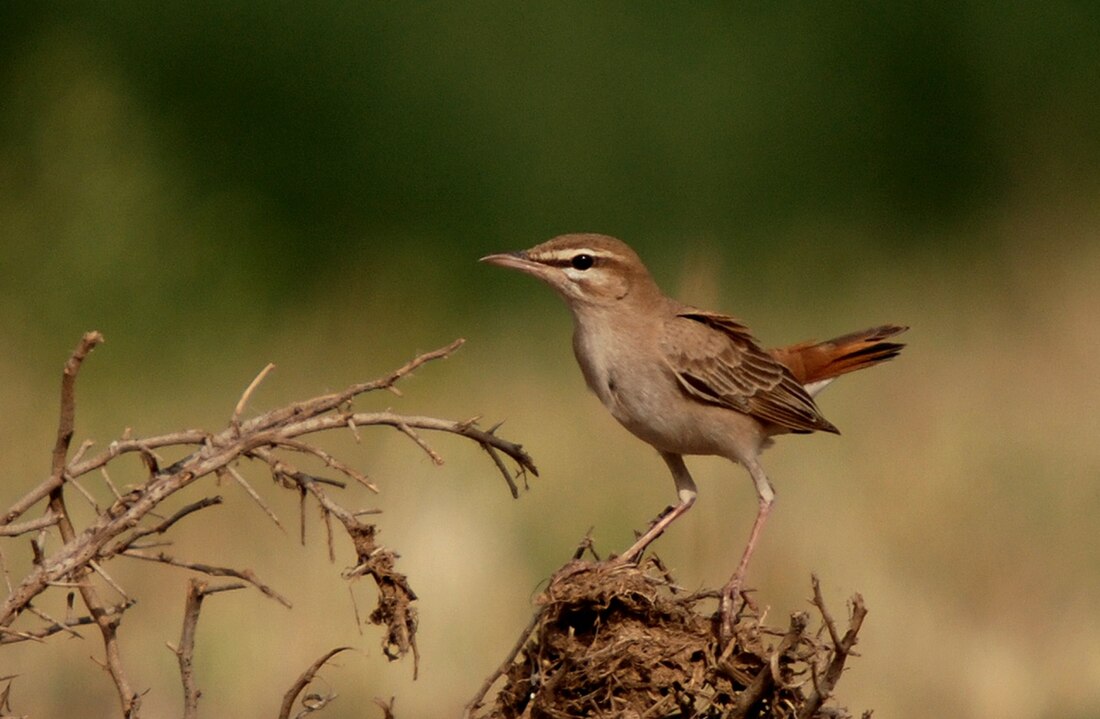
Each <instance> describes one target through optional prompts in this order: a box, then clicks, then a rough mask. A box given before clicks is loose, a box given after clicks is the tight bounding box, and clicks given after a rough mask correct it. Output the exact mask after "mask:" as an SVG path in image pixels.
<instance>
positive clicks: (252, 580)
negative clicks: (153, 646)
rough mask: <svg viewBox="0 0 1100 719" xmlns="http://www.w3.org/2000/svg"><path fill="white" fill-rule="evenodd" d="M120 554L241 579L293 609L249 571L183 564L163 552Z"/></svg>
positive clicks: (281, 596)
mask: <svg viewBox="0 0 1100 719" xmlns="http://www.w3.org/2000/svg"><path fill="white" fill-rule="evenodd" d="M120 554H121V555H122V556H124V557H133V558H134V559H144V560H145V561H147V562H160V563H161V564H169V565H171V566H173V567H182V568H184V569H191V570H193V571H196V572H202V573H203V574H209V575H210V576H211V577H236V578H237V579H242V580H244V581H246V582H248V583H249V584H251V585H252V586H254V587H256V589H259V590H260V591H261V592H263V593H264V594H265V595H266V596H268V597H271V598H272V599H274V600H275V601H277V602H278V603H279V604H282V605H283V606H284V607H286V608H287V609H291V608H292V607H293V605H292V604H291V603H290V600H289V599H287V598H286V597H284V596H283V595H282V594H279V593H278V592H276V591H275V590H274V589H272V588H271V587H269V586H268V585H266V584H264V583H263V582H262V581H260V578H259V577H257V576H256V573H255V572H253V571H252V570H251V569H233V568H232V567H217V566H214V565H212V564H203V563H201V562H185V561H183V560H181V559H176V558H175V557H170V556H168V555H167V554H165V553H164V552H160V553H158V554H146V553H145V552H143V551H141V550H140V549H127V550H125V551H122V552H120Z"/></svg>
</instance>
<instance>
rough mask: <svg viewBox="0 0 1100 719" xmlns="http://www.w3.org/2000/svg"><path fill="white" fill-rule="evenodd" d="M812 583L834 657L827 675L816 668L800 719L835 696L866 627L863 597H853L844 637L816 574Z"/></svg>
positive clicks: (807, 717) (805, 717) (865, 610)
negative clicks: (827, 607)
mask: <svg viewBox="0 0 1100 719" xmlns="http://www.w3.org/2000/svg"><path fill="white" fill-rule="evenodd" d="M812 581H813V588H814V598H813V604H814V606H816V607H817V609H818V611H819V612H821V618H822V620H824V622H825V626H826V627H827V628H828V630H829V637H830V638H831V639H832V642H833V658H832V660H831V661H830V662H829V665H828V667H826V669H825V674H824V676H822V677H820V678H818V677H817V672H816V669H815V671H814V679H815V681H814V688H813V690H812V691H811V692H810V694H809V696H808V697H807V698H806V703H805V705H804V706H803V707H802V711H801V712H799V714H798V716H799V719H810V718H811V717H813V715H814V713H815V712H816V711H817V710H818V708H820V707H821V705H822V703H824V702H825V700H826V699H828V698H829V696H830V695H831V694H832V692H833V687H835V686H836V683H837V682H838V681H840V675H841V674H842V673H843V672H844V662H846V661H847V660H848V656H849V655H850V654H851V653H852V647H854V646H855V644H856V640H857V635H858V634H859V630H860V627H862V626H863V618H864V617H866V616H867V607H866V606H864V604H863V597H862V596H860V595H859V594H855V595H854V596H853V597H852V615H851V617H849V619H848V631H846V632H845V633H844V636H843V637H841V636H840V635H839V633H838V631H837V628H836V623H835V622H834V621H833V617H832V615H830V614H829V610H828V609H826V607H825V599H824V598H823V597H822V596H821V582H819V581H818V578H817V575H813V577H812Z"/></svg>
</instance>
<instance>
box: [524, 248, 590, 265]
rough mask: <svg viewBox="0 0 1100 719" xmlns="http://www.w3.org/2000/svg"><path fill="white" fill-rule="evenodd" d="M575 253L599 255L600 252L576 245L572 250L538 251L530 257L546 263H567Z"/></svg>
mask: <svg viewBox="0 0 1100 719" xmlns="http://www.w3.org/2000/svg"><path fill="white" fill-rule="evenodd" d="M577 255H589V256H591V257H600V253H598V252H596V251H595V250H590V249H588V248H586V247H578V248H576V249H572V250H554V251H553V252H547V253H539V254H538V255H532V256H531V259H532V260H535V261H536V262H542V263H544V264H547V265H569V264H571V263H572V261H573V258H574V257H576V256H577Z"/></svg>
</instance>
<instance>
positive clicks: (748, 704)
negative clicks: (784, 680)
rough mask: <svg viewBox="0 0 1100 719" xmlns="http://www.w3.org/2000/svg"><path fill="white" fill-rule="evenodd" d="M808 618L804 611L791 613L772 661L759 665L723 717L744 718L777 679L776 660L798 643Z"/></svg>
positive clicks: (729, 718) (726, 718)
mask: <svg viewBox="0 0 1100 719" xmlns="http://www.w3.org/2000/svg"><path fill="white" fill-rule="evenodd" d="M808 620H809V617H807V616H806V613H805V612H795V613H794V614H792V615H791V624H790V629H788V630H787V634H786V635H785V636H784V637H783V640H782V641H781V642H780V643H779V646H778V647H776V648H775V651H774V652H772V661H770V662H768V664H767V666H764V667H761V669H760V670H759V671H758V672H757V673H756V676H755V677H753V679H752V681H751V682H750V683H749V685H748V686H747V687H745V688H744V689H743V690H742V691H741V693H740V694H738V695H737V701H736V702H735V703H734V705H733V707H731V708H730V710H729V712H727V713H726V714H725V715H724V719H744V717H747V716H748V715H749V711H750V710H751V709H752V707H753V705H755V704H756V703H757V702H758V701H760V698H761V697H762V696H764V694H765V692H767V691H768V689H770V688H771V687H772V685H773V684H774V683H776V682H777V681H779V676H778V672H777V671H776V664H777V661H778V659H779V658H780V657H782V656H783V655H784V654H786V653H787V652H788V651H789V650H790V649H791V647H794V646H796V645H797V644H798V642H799V640H800V639H801V638H802V634H803V633H804V632H805V631H806V623H807V621H808Z"/></svg>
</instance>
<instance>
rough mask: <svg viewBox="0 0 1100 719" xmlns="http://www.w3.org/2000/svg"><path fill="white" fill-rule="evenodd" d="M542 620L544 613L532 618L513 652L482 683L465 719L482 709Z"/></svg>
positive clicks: (520, 635) (513, 647) (468, 707)
mask: <svg viewBox="0 0 1100 719" xmlns="http://www.w3.org/2000/svg"><path fill="white" fill-rule="evenodd" d="M540 619H542V611H541V610H540V611H537V612H535V613H534V614H533V615H532V616H531V621H529V622H527V626H526V627H524V629H523V631H522V632H520V633H519V639H517V640H516V643H515V644H514V645H513V646H512V650H511V651H510V652H508V654H507V656H505V657H504V661H502V662H501V663H500V665H499V666H498V667H497V668H496V669H494V670H493V672H492V674H490V675H489V676H487V677H486V678H485V681H483V682H482V683H481V687H480V688H478V690H477V694H474V698H473V699H471V700H470V701H469V703H468V704H466V708H465V710H464V711H463V712H462V716H463V719H471V717H473V716H474V712H475V711H477V710H478V709H479V708H480V707H481V703H482V702H483V701H485V695H486V694H488V693H489V690H490V689H492V688H493V684H494V683H496V681H497V679H500V678H501V677H502V676H504V675H505V674H507V673H508V670H509V669H511V668H512V663H513V662H514V661H515V660H516V656H518V655H519V653H520V651H522V650H523V647H524V645H525V644H527V640H528V639H529V638H530V637H531V633H532V632H533V631H535V628H536V627H537V626H538V625H539V620H540Z"/></svg>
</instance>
